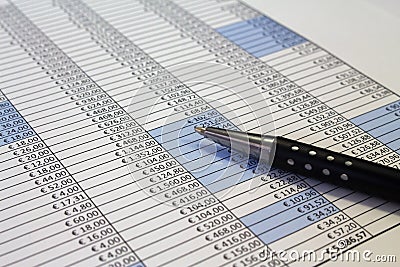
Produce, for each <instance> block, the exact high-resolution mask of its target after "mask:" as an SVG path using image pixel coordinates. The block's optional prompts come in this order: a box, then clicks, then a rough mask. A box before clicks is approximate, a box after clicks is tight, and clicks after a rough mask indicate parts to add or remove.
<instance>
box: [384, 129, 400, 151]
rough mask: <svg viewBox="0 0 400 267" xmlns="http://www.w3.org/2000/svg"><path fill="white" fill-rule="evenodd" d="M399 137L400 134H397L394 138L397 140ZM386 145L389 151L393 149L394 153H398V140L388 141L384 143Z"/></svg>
mask: <svg viewBox="0 0 400 267" xmlns="http://www.w3.org/2000/svg"><path fill="white" fill-rule="evenodd" d="M399 136H400V133H397V137H396V138H399ZM386 145H387V146H388V147H390V148H391V149H393V150H394V151H398V150H399V149H400V139H396V140H394V139H392V141H389V142H388V143H386Z"/></svg>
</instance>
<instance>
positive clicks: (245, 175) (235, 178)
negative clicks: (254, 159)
mask: <svg viewBox="0 0 400 267" xmlns="http://www.w3.org/2000/svg"><path fill="white" fill-rule="evenodd" d="M258 175H259V174H257V175H255V174H254V173H253V170H252V169H248V170H245V171H241V172H240V173H238V174H235V175H232V176H230V177H226V178H225V179H220V180H218V181H216V182H215V183H212V184H208V185H207V188H208V190H210V191H211V192H212V193H216V192H219V191H221V190H224V189H227V188H229V187H234V186H235V185H237V184H239V183H242V182H245V181H247V180H250V179H252V178H254V177H256V176H258Z"/></svg>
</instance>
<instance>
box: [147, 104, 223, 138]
mask: <svg viewBox="0 0 400 267" xmlns="http://www.w3.org/2000/svg"><path fill="white" fill-rule="evenodd" d="M219 117H221V114H220V113H219V112H218V111H216V110H210V111H207V112H204V113H201V114H199V115H197V116H195V117H193V118H187V119H184V120H180V121H175V122H173V123H169V124H166V125H163V126H161V127H159V128H155V129H153V130H151V131H149V133H150V134H151V136H153V137H157V136H161V135H165V136H166V137H165V139H164V138H163V139H164V140H167V139H168V138H170V137H168V135H170V133H171V132H178V133H179V132H180V131H182V133H181V134H180V135H183V134H185V133H188V132H189V131H193V127H194V126H197V125H203V124H205V123H206V122H207V121H210V120H213V119H215V118H219ZM171 138H176V135H175V136H174V137H171Z"/></svg>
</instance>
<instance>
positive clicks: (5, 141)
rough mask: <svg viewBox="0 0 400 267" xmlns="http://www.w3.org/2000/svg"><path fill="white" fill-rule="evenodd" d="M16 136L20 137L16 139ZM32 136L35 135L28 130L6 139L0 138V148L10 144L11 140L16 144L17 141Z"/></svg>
mask: <svg viewBox="0 0 400 267" xmlns="http://www.w3.org/2000/svg"><path fill="white" fill-rule="evenodd" d="M18 135H19V136H20V137H18V138H17V136H18ZM34 135H35V133H34V132H33V131H31V130H30V129H29V130H27V131H25V132H20V133H17V134H14V135H9V136H7V137H4V136H3V137H0V146H3V145H8V144H11V143H12V142H13V141H11V140H13V139H15V141H14V142H17V141H20V140H23V139H25V138H28V137H31V136H34Z"/></svg>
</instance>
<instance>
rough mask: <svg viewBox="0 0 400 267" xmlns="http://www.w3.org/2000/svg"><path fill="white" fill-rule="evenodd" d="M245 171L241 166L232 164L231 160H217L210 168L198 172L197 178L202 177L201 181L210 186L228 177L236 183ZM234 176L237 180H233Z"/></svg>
mask: <svg viewBox="0 0 400 267" xmlns="http://www.w3.org/2000/svg"><path fill="white" fill-rule="evenodd" d="M245 171H246V169H243V168H241V167H240V164H238V163H237V162H232V161H231V160H230V159H229V158H227V159H224V160H218V159H216V161H215V162H214V163H213V164H211V165H210V166H209V167H208V168H204V169H202V170H201V171H198V172H196V174H195V176H196V177H201V178H199V180H200V181H201V182H202V183H203V184H205V185H208V184H211V183H213V182H216V181H218V180H221V179H224V178H226V177H231V178H232V179H234V180H235V181H238V179H240V178H239V176H240V177H241V176H242V175H243V173H244V172H245ZM235 175H236V176H235ZM233 176H235V177H236V178H237V179H236V178H233Z"/></svg>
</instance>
